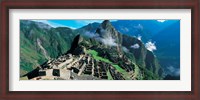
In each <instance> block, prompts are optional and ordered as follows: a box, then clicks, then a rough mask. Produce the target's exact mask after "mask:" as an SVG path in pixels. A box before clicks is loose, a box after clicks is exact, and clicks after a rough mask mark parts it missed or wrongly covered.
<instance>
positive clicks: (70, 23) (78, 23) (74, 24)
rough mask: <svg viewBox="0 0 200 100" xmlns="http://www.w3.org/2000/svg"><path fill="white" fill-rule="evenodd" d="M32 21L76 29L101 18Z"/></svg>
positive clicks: (99, 21)
mask: <svg viewBox="0 0 200 100" xmlns="http://www.w3.org/2000/svg"><path fill="white" fill-rule="evenodd" d="M33 21H36V22H43V23H46V24H48V25H50V26H52V27H70V28H73V29H76V28H80V27H83V26H85V25H87V24H89V23H93V22H98V23H101V22H102V21H103V20H33ZM113 21H114V20H113Z"/></svg>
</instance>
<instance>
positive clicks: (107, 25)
mask: <svg viewBox="0 0 200 100" xmlns="http://www.w3.org/2000/svg"><path fill="white" fill-rule="evenodd" d="M101 26H102V28H103V29H105V28H108V27H110V26H112V25H111V23H110V21H109V20H104V21H103V22H102V24H101Z"/></svg>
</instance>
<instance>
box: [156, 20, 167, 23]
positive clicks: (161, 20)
mask: <svg viewBox="0 0 200 100" xmlns="http://www.w3.org/2000/svg"><path fill="white" fill-rule="evenodd" d="M157 21H158V22H161V23H163V22H165V20H157Z"/></svg>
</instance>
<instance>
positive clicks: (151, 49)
mask: <svg viewBox="0 0 200 100" xmlns="http://www.w3.org/2000/svg"><path fill="white" fill-rule="evenodd" d="M145 47H146V48H147V49H148V50H149V51H154V50H157V49H156V45H155V42H154V43H152V42H151V41H148V42H147V43H146V44H145Z"/></svg>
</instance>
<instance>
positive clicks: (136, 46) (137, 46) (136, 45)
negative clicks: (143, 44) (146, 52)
mask: <svg viewBox="0 0 200 100" xmlns="http://www.w3.org/2000/svg"><path fill="white" fill-rule="evenodd" d="M131 48H133V49H138V48H140V45H139V44H137V43H136V44H134V45H132V46H131Z"/></svg>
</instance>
